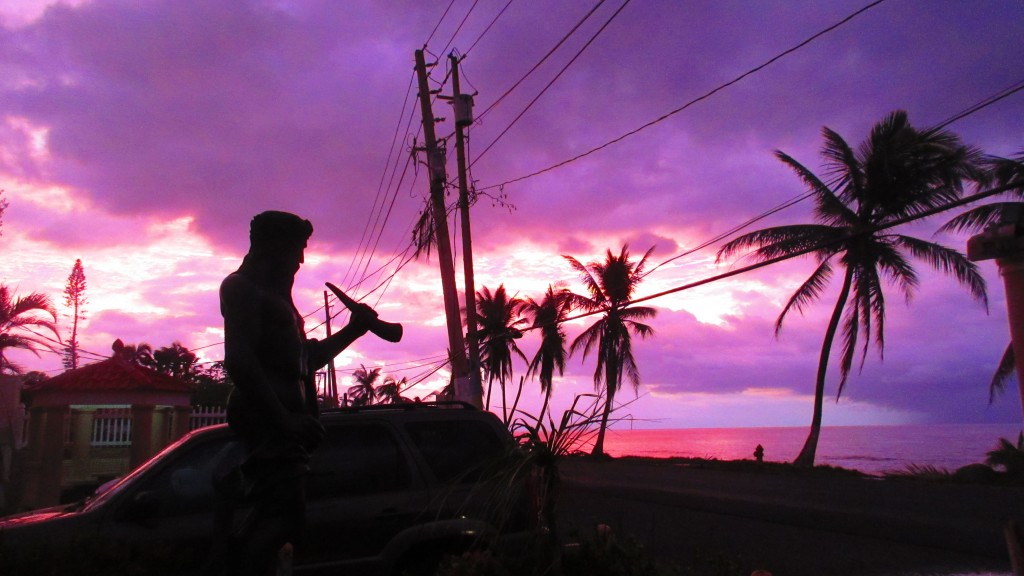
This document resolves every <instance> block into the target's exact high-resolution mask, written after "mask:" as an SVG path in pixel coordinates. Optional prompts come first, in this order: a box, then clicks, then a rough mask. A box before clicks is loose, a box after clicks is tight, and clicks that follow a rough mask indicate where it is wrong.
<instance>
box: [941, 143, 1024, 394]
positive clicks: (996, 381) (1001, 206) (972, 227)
mask: <svg viewBox="0 0 1024 576" xmlns="http://www.w3.org/2000/svg"><path fill="white" fill-rule="evenodd" d="M982 165H983V166H984V168H985V178H984V179H983V181H982V183H981V184H982V186H986V187H993V188H1004V187H1010V189H1009V190H1007V193H1009V194H1013V195H1016V196H1018V197H1019V198H1024V150H1021V152H1020V153H1018V154H1017V156H1016V157H1015V158H1000V157H998V156H987V157H986V158H985V159H984V160H983V161H982ZM1021 214H1024V201H1017V202H993V203H991V204H985V205H982V206H978V207H976V208H972V209H970V210H968V211H966V212H964V213H963V214H960V215H959V216H957V217H956V218H953V219H952V220H950V221H949V222H947V223H945V224H943V225H942V227H941V228H939V231H940V232H961V233H962V232H973V233H977V232H981V231H983V230H985V229H986V228H988V227H989V226H992V225H995V224H998V223H1000V222H1003V221H1006V220H1013V221H1014V222H1016V221H1017V220H1018V219H1019V218H1020V217H1021V216H1020V215H1021ZM1015 367H1016V362H1015V361H1014V357H1013V345H1012V344H1009V345H1007V346H1006V350H1005V351H1004V352H1003V356H1002V358H1001V359H1000V361H999V365H998V366H997V367H996V371H995V374H993V376H992V382H991V383H990V384H989V391H988V393H989V402H992V401H993V400H994V399H995V395H996V393H998V392H1001V391H1002V390H1003V389H1004V388H1005V387H1006V383H1007V382H1009V380H1010V377H1011V376H1012V375H1013V371H1014V368H1015ZM1018 385H1019V386H1021V387H1022V389H1024V382H1019V383H1018ZM1022 397H1024V394H1022Z"/></svg>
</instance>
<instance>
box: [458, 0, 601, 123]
mask: <svg viewBox="0 0 1024 576" xmlns="http://www.w3.org/2000/svg"><path fill="white" fill-rule="evenodd" d="M510 3H511V2H510ZM604 3H605V0H599V1H598V3H597V4H595V5H594V7H593V8H591V9H590V11H589V12H587V13H586V14H584V15H583V18H581V19H580V21H579V22H577V23H576V25H575V26H573V27H572V28H571V29H570V30H569V31H568V32H566V33H565V34H564V35H563V36H562V38H561V39H560V40H559V41H558V42H557V43H556V44H555V45H554V46H553V47H552V48H551V49H550V50H548V53H547V54H545V55H544V56H543V57H542V58H541V59H540V60H539V61H537V63H536V64H534V65H533V67H532V68H530V69H529V70H528V71H527V72H526V74H523V76H522V77H520V78H519V80H516V82H515V84H513V85H512V87H511V88H509V89H508V90H506V91H505V92H504V93H503V94H502V95H501V96H498V98H497V99H496V100H495V101H494V102H492V103H491V105H490V106H488V107H487V108H485V109H484V111H483V112H480V113H479V114H477V115H476V116H477V121H479V120H482V119H483V118H484V117H485V116H487V113H488V112H490V111H491V110H493V109H494V108H495V107H497V106H498V104H500V103H501V101H502V100H504V99H505V98H506V97H507V96H508V95H509V94H511V93H512V92H513V91H514V90H515V89H516V88H518V87H519V85H520V84H522V83H523V82H524V81H525V80H526V79H527V78H529V77H530V75H531V74H533V73H534V72H535V71H536V70H537V69H538V68H540V66H541V64H543V63H544V62H546V61H547V59H548V58H550V57H551V55H552V54H554V53H555V51H557V50H558V48H559V47H561V46H562V44H565V42H566V41H567V40H568V39H569V38H570V37H571V36H572V35H573V34H575V33H576V31H577V30H579V29H580V26H583V23H584V22H586V21H587V20H588V19H589V18H590V17H591V16H592V15H593V14H594V12H597V9H598V8H600V7H601V5H602V4H604ZM507 7H508V6H506V8H507ZM467 53H468V51H467Z"/></svg>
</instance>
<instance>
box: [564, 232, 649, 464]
mask: <svg viewBox="0 0 1024 576" xmlns="http://www.w3.org/2000/svg"><path fill="white" fill-rule="evenodd" d="M653 251H654V247H653V246H652V247H651V248H650V249H649V250H647V252H646V253H645V254H644V256H643V258H641V259H640V261H639V262H632V261H630V259H629V246H623V247H622V250H621V251H620V252H619V254H618V255H617V256H616V255H614V254H612V251H611V250H608V252H607V254H606V256H605V260H604V262H591V263H590V264H587V265H583V264H581V263H580V262H579V260H576V259H575V258H573V257H572V256H563V258H565V259H566V260H568V261H569V264H570V265H571V266H572V267H573V269H575V270H576V271H577V272H579V273H580V279H581V280H582V281H583V285H584V286H585V287H586V289H587V292H588V294H589V296H584V295H579V294H573V295H572V298H571V299H572V303H573V306H574V307H575V308H578V309H580V310H584V311H586V312H604V316H602V317H601V319H600V320H598V321H597V322H595V323H594V324H593V325H591V326H590V327H589V328H587V329H586V330H584V331H583V333H581V334H580V335H579V336H577V337H576V339H575V340H573V342H572V346H571V347H570V348H569V353H570V354H575V353H576V352H577V351H578V350H580V349H582V350H583V357H584V358H586V357H587V355H588V354H590V352H592V351H593V350H594V349H595V348H596V349H597V369H596V370H595V371H594V387H595V388H597V389H600V387H601V385H602V383H603V385H604V391H605V394H604V410H603V412H602V414H601V424H600V428H598V432H597V440H596V441H595V442H594V449H593V455H595V456H600V455H603V454H604V435H605V431H606V430H607V428H608V417H609V415H610V414H611V410H612V406H613V403H614V401H615V394H616V392H618V390H619V387H620V385H621V384H622V376H623V373H625V375H626V376H627V377H628V378H629V380H630V382H631V383H632V384H633V390H634V391H635V390H636V389H637V387H639V386H640V371H639V370H638V369H637V366H636V360H635V359H634V358H633V344H632V335H633V334H636V335H637V336H640V337H641V338H647V337H649V336H652V335H653V334H654V329H653V328H651V327H650V326H648V325H647V324H643V323H641V322H639V321H640V320H647V319H649V318H653V317H654V316H655V314H656V313H657V312H656V310H654V308H650V307H647V306H629V301H630V299H631V298H632V297H633V292H634V291H635V290H636V287H637V285H638V284H639V283H640V281H641V280H642V279H643V272H644V266H645V265H646V264H647V258H648V256H650V255H651V252H653Z"/></svg>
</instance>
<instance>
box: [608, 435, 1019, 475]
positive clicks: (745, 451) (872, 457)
mask: <svg viewBox="0 0 1024 576" xmlns="http://www.w3.org/2000/svg"><path fill="white" fill-rule="evenodd" d="M1020 430H1021V426H1020V424H951V425H938V424H931V425H905V426H823V427H822V429H821V436H820V438H819V441H818V453H817V458H816V463H817V464H828V465H831V466H841V467H843V468H851V469H854V470H860V471H862V472H865V473H868V474H883V473H885V472H893V471H896V472H898V471H904V470H906V469H907V467H908V466H934V467H935V468H941V469H945V470H948V471H953V470H956V469H957V468H959V467H961V466H965V465H967V464H974V463H978V462H984V461H985V453H986V452H988V451H989V450H992V449H993V448H995V447H996V446H997V444H998V441H999V438H1007V439H1009V440H1011V441H1013V442H1016V440H1017V435H1018V434H1019V433H1020ZM807 431H808V429H807V428H806V427H779V428H681V429H671V430H639V429H633V430H630V429H622V428H612V429H611V430H609V431H608V433H607V436H606V438H605V452H607V453H608V454H609V455H611V456H643V457H651V458H672V457H684V458H709V459H711V458H715V459H719V460H740V459H744V458H746V459H753V458H754V448H755V447H757V445H758V444H760V445H761V446H763V447H764V459H765V460H766V461H770V462H790V461H792V460H793V458H795V457H796V455H797V453H799V452H800V448H801V447H802V446H803V443H804V440H806V438H807Z"/></svg>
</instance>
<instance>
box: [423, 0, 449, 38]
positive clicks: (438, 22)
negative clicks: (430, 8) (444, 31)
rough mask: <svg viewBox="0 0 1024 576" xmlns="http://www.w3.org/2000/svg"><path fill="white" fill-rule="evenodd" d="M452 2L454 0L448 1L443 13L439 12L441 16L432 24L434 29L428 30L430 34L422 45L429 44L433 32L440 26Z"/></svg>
mask: <svg viewBox="0 0 1024 576" xmlns="http://www.w3.org/2000/svg"><path fill="white" fill-rule="evenodd" d="M454 4H455V0H452V1H451V2H449V3H448V7H447V8H445V9H444V14H441V18H440V19H439V20H438V21H437V24H435V25H434V29H433V30H431V31H430V36H427V41H426V42H424V43H423V45H424V46H426V45H427V44H430V41H431V40H432V39H433V38H434V34H436V33H437V29H438V28H440V27H441V23H442V22H444V19H445V18H446V17H448V12H449V11H450V10H451V9H452V6H453V5H454Z"/></svg>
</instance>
